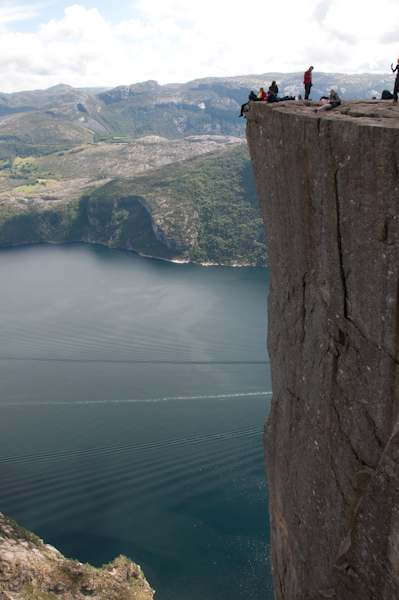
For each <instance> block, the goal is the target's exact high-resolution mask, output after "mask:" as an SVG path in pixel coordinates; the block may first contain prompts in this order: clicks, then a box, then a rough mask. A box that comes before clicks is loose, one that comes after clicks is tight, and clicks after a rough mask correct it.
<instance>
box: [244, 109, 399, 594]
mask: <svg viewBox="0 0 399 600" xmlns="http://www.w3.org/2000/svg"><path fill="white" fill-rule="evenodd" d="M247 123H248V124H247V139H248V144H249V148H250V154H251V159H252V163H253V167H254V174H255V180H256V186H257V190H258V196H259V201H260V204H261V208H262V213H263V219H264V224H265V236H266V244H267V248H268V255H269V262H270V281H271V285H270V295H269V301H268V310H269V320H268V322H269V332H268V349H269V355H270V360H271V370H272V385H273V402H272V410H271V414H270V416H269V418H268V420H267V422H266V425H265V438H264V448H265V463H266V471H267V477H268V487H269V492H270V518H271V526H272V567H273V577H274V583H275V597H276V599H277V598H278V599H281V600H283V599H284V600H309V599H310V598H312V600H324V599H325V598H333V599H336V600H359V599H362V600H377V599H378V600H392V599H393V598H398V590H399V544H398V539H399V508H398V507H399V401H398V398H399V389H398V382H399V369H398V364H399V356H398V348H399V320H398V315H399V292H398V290H399V243H398V242H399V222H398V205H399V180H398V164H399V109H398V107H397V106H396V105H393V104H392V102H384V101H380V102H378V101H363V102H361V101H357V102H356V101H347V102H343V103H342V105H341V106H340V107H339V108H337V109H335V110H334V111H329V112H327V111H326V112H325V113H324V114H322V113H320V114H319V115H315V114H314V113H312V112H311V108H310V106H306V104H304V103H301V104H299V103H297V104H295V105H293V104H288V103H287V104H286V105H283V104H282V105H277V106H276V105H274V106H273V105H269V106H267V105H261V104H260V103H252V106H251V107H250V110H249V112H248V113H247Z"/></svg>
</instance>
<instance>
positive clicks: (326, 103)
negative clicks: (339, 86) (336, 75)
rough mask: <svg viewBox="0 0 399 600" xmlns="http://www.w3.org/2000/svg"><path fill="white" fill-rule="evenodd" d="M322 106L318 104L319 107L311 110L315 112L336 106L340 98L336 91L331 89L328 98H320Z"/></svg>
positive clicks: (339, 102)
mask: <svg viewBox="0 0 399 600" xmlns="http://www.w3.org/2000/svg"><path fill="white" fill-rule="evenodd" d="M321 101H322V102H323V106H319V108H312V111H313V112H315V113H317V112H320V111H321V110H331V109H332V108H335V107H336V106H339V105H340V104H341V98H340V97H339V96H338V94H337V92H336V91H334V90H333V89H331V90H330V97H329V98H328V99H326V98H322V100H321Z"/></svg>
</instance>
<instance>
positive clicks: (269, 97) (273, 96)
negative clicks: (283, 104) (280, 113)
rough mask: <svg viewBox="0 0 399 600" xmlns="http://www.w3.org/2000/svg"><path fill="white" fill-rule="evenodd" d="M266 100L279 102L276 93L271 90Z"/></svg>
mask: <svg viewBox="0 0 399 600" xmlns="http://www.w3.org/2000/svg"><path fill="white" fill-rule="evenodd" d="M266 102H278V98H277V96H276V94H273V93H272V92H271V91H270V90H269V91H268V92H267V98H266Z"/></svg>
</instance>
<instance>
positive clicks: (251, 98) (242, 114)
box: [238, 90, 256, 117]
mask: <svg viewBox="0 0 399 600" xmlns="http://www.w3.org/2000/svg"><path fill="white" fill-rule="evenodd" d="M251 100H256V94H255V92H254V91H253V90H251V93H250V94H249V96H248V102H251ZM248 102H246V103H245V104H242V106H241V113H240V114H239V115H238V116H239V117H243V116H244V108H245V107H246V106H248Z"/></svg>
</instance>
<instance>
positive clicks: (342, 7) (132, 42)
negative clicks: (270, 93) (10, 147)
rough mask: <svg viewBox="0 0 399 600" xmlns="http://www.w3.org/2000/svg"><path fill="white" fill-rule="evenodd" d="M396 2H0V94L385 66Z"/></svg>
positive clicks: (394, 46) (391, 50)
mask: <svg viewBox="0 0 399 600" xmlns="http://www.w3.org/2000/svg"><path fill="white" fill-rule="evenodd" d="M398 32H399V0H379V2H378V7H375V6H373V8H372V9H368V6H367V4H365V2H364V0H301V1H298V0H295V1H294V0H289V1H287V0H286V1H285V2H281V1H280V2H279V1H278V0H272V1H269V2H268V1H267V0H262V1H258V2H250V3H243V2H240V3H233V2H232V1H231V0H200V1H199V0H197V2H195V0H191V1H190V0H151V1H148V0H132V1H130V2H122V1H121V0H107V2H105V0H90V1H87V2H81V3H80V2H78V3H76V4H74V3H73V2H67V1H64V0H59V1H57V0H54V1H51V0H47V1H46V0H43V1H37V2H36V1H33V0H30V1H26V2H24V1H23V0H22V1H21V2H19V1H18V0H17V1H12V2H11V1H8V2H2V1H1V0H0V34H1V35H0V66H1V74H2V76H1V82H0V91H1V92H13V91H20V90H27V89H43V88H47V87H50V86H52V85H56V84H58V83H67V84H69V85H72V86H74V87H86V86H109V87H112V86H117V85H122V84H131V83H136V82H139V81H146V80H148V79H156V80H157V81H158V82H159V83H170V82H184V81H189V80H191V79H194V78H199V77H210V76H213V77H221V76H234V75H244V74H250V73H265V72H273V71H277V72H293V71H304V70H305V69H306V68H307V67H308V66H309V65H310V64H312V65H314V67H315V70H316V71H317V70H318V71H327V72H328V71H334V72H343V73H364V72H374V73H388V72H389V71H390V64H391V62H396V59H397V58H398V57H399V40H398Z"/></svg>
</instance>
